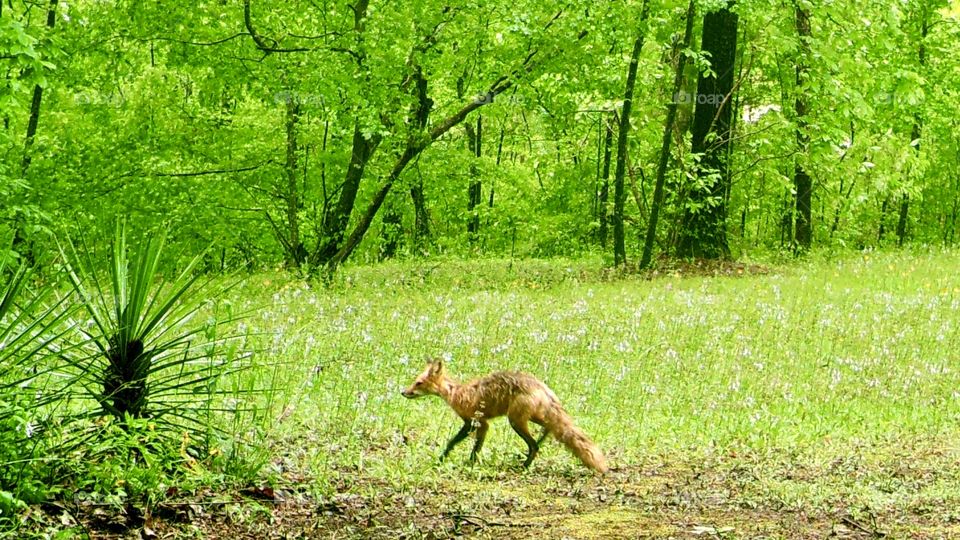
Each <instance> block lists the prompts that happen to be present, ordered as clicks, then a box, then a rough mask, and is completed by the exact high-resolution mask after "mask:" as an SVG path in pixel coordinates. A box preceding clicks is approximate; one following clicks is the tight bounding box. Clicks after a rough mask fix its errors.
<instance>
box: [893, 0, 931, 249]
mask: <svg viewBox="0 0 960 540" xmlns="http://www.w3.org/2000/svg"><path fill="white" fill-rule="evenodd" d="M929 32H930V13H929V7H928V5H927V3H926V2H924V3H923V4H922V5H921V6H920V43H919V45H918V46H917V59H918V61H919V65H920V70H921V71H922V70H923V68H924V66H926V64H927V48H926V43H925V41H926V39H927V34H928V33H929ZM922 131H923V119H922V117H921V116H920V114H919V113H918V114H917V115H916V116H914V119H913V128H912V129H911V131H910V144H911V145H912V146H913V148H914V150H915V151H916V153H917V155H919V154H920V135H921V132H922ZM909 214H910V193H908V192H906V191H904V192H903V193H902V194H901V195H900V214H899V216H898V219H897V245H899V246H901V247H902V246H903V242H904V241H905V240H906V238H907V223H908V220H909Z"/></svg>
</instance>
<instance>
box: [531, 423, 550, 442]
mask: <svg viewBox="0 0 960 540" xmlns="http://www.w3.org/2000/svg"><path fill="white" fill-rule="evenodd" d="M530 421H531V422H533V423H534V424H537V425H538V426H540V427H541V428H542V429H543V431H542V432H541V433H540V437H539V438H537V447H540V446H541V445H543V441H545V440H547V437H549V436H550V430H549V429H547V426H545V425H544V424H543V421H542V420H537V419H536V418H531V419H530Z"/></svg>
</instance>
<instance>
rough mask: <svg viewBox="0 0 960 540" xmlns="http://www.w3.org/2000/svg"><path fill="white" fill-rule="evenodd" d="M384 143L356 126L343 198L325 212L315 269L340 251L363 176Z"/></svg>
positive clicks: (314, 259)
mask: <svg viewBox="0 0 960 540" xmlns="http://www.w3.org/2000/svg"><path fill="white" fill-rule="evenodd" d="M380 140H381V139H380V136H379V135H374V136H373V138H371V139H366V138H365V137H364V136H363V133H362V132H361V131H360V123H359V121H358V122H357V123H356V124H355V125H354V128H353V145H352V149H351V151H350V164H349V165H348V166H347V172H346V174H345V175H344V179H343V184H342V185H341V186H340V196H339V197H337V204H336V205H335V206H333V207H332V208H327V209H326V211H325V212H324V216H323V227H322V229H321V230H322V233H323V238H320V239H319V241H318V243H317V249H316V250H315V251H314V253H313V256H312V258H311V261H310V262H311V264H312V265H314V266H319V265H322V264H324V263H326V262H327V261H329V260H330V258H331V257H333V256H334V255H335V254H336V253H337V251H338V250H339V249H340V244H341V243H342V242H343V238H344V235H345V234H346V230H347V225H348V224H349V222H350V215H351V214H352V213H353V207H354V204H355V203H356V200H357V192H358V191H359V190H360V181H361V180H362V179H363V172H364V170H365V169H366V167H367V163H368V162H369V161H370V158H371V157H372V156H373V153H374V151H375V150H376V149H377V146H379V144H380Z"/></svg>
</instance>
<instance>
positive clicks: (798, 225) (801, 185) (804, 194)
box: [793, 3, 813, 251]
mask: <svg viewBox="0 0 960 540" xmlns="http://www.w3.org/2000/svg"><path fill="white" fill-rule="evenodd" d="M795 23H796V29H797V37H798V38H799V40H800V51H799V54H798V55H797V65H796V73H797V86H796V90H795V92H796V97H795V101H794V113H795V114H796V117H797V148H798V155H797V158H796V161H795V165H794V170H793V189H794V193H795V196H796V214H795V217H794V220H795V225H794V227H795V229H794V231H795V232H794V243H795V248H796V249H797V250H800V251H806V250H808V249H810V245H811V243H812V242H813V219H812V213H813V212H812V207H813V205H812V197H813V180H812V179H811V178H810V173H808V172H807V169H806V164H805V163H804V160H805V159H807V157H808V149H809V146H810V134H809V133H808V132H807V131H808V130H807V128H808V126H807V114H808V112H809V104H808V103H807V95H806V93H805V90H806V89H805V88H804V85H805V83H806V78H807V72H808V71H809V65H808V62H809V61H810V60H809V59H810V39H811V31H810V10H809V9H808V8H806V7H804V5H803V4H802V3H797V4H796V7H795Z"/></svg>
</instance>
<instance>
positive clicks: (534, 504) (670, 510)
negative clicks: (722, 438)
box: [33, 462, 960, 540]
mask: <svg viewBox="0 0 960 540" xmlns="http://www.w3.org/2000/svg"><path fill="white" fill-rule="evenodd" d="M751 465H760V464H757V463H750V462H746V463H742V462H734V463H727V462H718V463H696V462H686V463H673V464H670V465H663V464H646V465H643V466H636V467H627V468H621V469H618V470H614V471H611V472H610V473H609V474H607V475H605V476H604V477H598V476H594V475H591V474H589V473H585V472H584V473H581V472H579V471H576V472H570V471H566V472H564V471H554V470H551V469H547V468H546V467H544V468H540V469H538V468H536V467H535V468H534V470H533V471H531V472H528V473H521V472H516V471H496V472H490V473H489V474H486V473H485V474H482V475H481V476H479V477H477V476H476V475H472V477H471V478H470V479H466V475H461V474H460V473H457V472H454V473H452V475H451V476H450V477H448V478H445V479H441V480H440V481H439V483H432V484H431V487H425V486H423V485H413V486H410V485H398V486H391V485H389V484H387V483H385V482H383V480H382V479H374V478H365V477H364V476H363V474H362V473H360V472H352V473H351V475H352V477H351V478H350V481H349V482H343V483H340V484H339V485H340V486H341V487H340V488H337V489H338V491H337V492H335V493H333V494H331V495H329V496H325V497H310V496H308V495H305V494H303V493H299V492H297V491H296V490H295V489H276V490H272V489H271V490H262V489H261V490H259V491H257V490H243V491H242V492H237V493H234V494H231V495H229V496H226V495H223V494H211V493H208V494H205V495H204V496H197V497H194V498H184V499H182V500H169V501H165V502H163V503H160V504H158V505H157V506H156V508H154V509H153V511H152V512H149V513H146V512H142V513H138V512H137V511H135V510H133V509H112V510H111V509H108V508H104V507H94V506H89V505H88V506H82V505H81V506H78V507H76V508H66V507H65V506H63V505H47V506H45V507H43V508H37V509H35V512H37V513H40V514H43V519H37V516H35V519H34V520H33V521H34V523H35V524H37V523H40V522H46V523H47V524H48V525H49V524H52V523H60V524H63V525H64V526H67V527H72V528H73V529H74V530H75V531H77V532H78V533H79V534H80V535H81V536H87V537H89V538H97V539H101V538H102V539H107V538H110V539H152V538H157V539H161V538H209V539H229V540H245V539H290V538H375V539H376V538H383V539H387V538H391V539H393V538H423V539H439V538H453V537H469V538H517V539H534V538H570V539H584V540H594V539H605V538H663V539H667V538H674V539H685V538H690V539H733V538H766V539H797V540H804V539H811V540H812V539H829V538H850V539H868V538H915V539H925V538H931V539H932V538H960V519H957V518H956V516H953V515H951V514H949V512H948V509H947V507H938V506H937V505H936V504H934V503H933V502H931V503H930V504H926V505H919V506H918V505H917V504H903V505H900V504H890V505H875V506H874V507H863V506H861V502H859V501H855V500H852V499H851V500H849V501H845V500H843V499H842V497H838V498H837V499H836V500H832V501H831V502H830V504H824V503H823V501H817V500H814V499H811V500H810V501H807V502H805V503H797V502H787V501H785V500H784V499H783V497H781V496H779V495H778V494H777V493H775V492H769V491H767V490H766V489H765V487H764V486H766V485H767V484H768V483H769V482H770V481H771V477H778V478H780V479H783V478H784V473H785V472H787V471H783V470H777V468H776V467H765V468H764V470H767V471H770V473H769V476H770V477H767V475H764V477H762V478H761V477H757V476H756V475H755V474H753V472H752V471H754V470H755V468H754V467H751ZM763 465H770V464H763ZM914 470H915V471H916V472H917V474H916V475H914V474H913V472H914ZM878 471H880V472H883V470H882V469H878ZM803 472H804V473H809V472H810V470H808V469H805V470H804V471H803ZM895 472H896V474H897V475H898V477H899V478H901V479H904V478H903V477H904V475H906V476H908V478H906V480H910V481H911V482H924V483H936V482H941V483H942V482H943V481H944V480H949V479H951V478H952V476H938V474H939V473H935V474H934V475H933V476H934V477H933V478H931V472H930V468H927V467H914V468H911V469H902V468H899V469H895ZM820 473H822V474H821V475H819V478H820V480H824V479H826V480H827V481H832V480H831V479H830V476H829V475H830V474H831V473H829V471H826V470H825V471H820ZM837 474H843V472H842V471H838V472H837ZM795 478H798V480H793V481H796V482H799V483H801V484H804V483H808V482H810V481H811V480H808V479H806V474H798V475H795ZM837 481H839V480H837ZM335 485H336V484H335ZM931 485H932V484H931ZM811 486H813V485H812V484H811ZM918 487H919V488H922V486H921V485H919V484H913V485H911V489H914V488H918ZM341 489H342V491H341ZM943 502H947V501H943Z"/></svg>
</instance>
